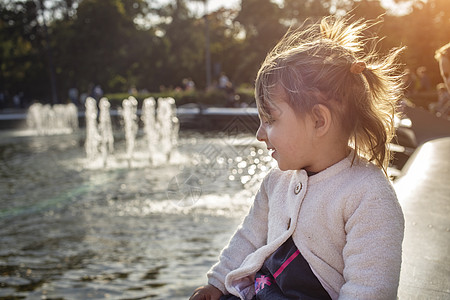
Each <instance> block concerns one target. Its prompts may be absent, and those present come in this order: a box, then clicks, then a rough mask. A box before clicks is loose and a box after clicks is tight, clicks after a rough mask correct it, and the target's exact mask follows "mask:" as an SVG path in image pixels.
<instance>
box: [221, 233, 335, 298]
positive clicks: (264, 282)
mask: <svg viewBox="0 0 450 300" xmlns="http://www.w3.org/2000/svg"><path fill="white" fill-rule="evenodd" d="M255 291H256V296H255V297H253V299H252V300H281V299H283V300H284V299H302V300H313V299H331V297H330V295H328V293H327V291H326V290H325V289H324V288H323V286H322V284H321V283H320V281H319V280H318V279H317V277H316V276H315V275H314V273H313V272H312V270H311V268H310V266H309V264H308V263H307V262H306V260H305V259H304V258H303V256H302V254H301V253H300V251H299V250H298V249H297V247H296V246H295V244H294V241H293V240H292V237H290V238H289V239H288V240H287V241H286V242H284V244H283V245H281V246H280V248H278V250H276V251H275V252H274V253H273V254H272V255H271V256H269V258H267V260H266V261H265V262H264V264H263V266H262V267H261V269H260V270H259V271H258V272H257V273H256V276H255ZM220 299H221V300H225V299H227V300H233V299H239V298H237V297H236V296H232V295H226V296H223V297H222V298H220Z"/></svg>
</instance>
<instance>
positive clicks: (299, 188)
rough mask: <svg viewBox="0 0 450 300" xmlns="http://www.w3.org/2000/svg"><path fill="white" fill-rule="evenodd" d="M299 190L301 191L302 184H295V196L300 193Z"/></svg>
mask: <svg viewBox="0 0 450 300" xmlns="http://www.w3.org/2000/svg"><path fill="white" fill-rule="evenodd" d="M301 190H302V183H301V182H299V183H297V185H296V186H295V189H294V193H295V194H296V195H297V194H298V193H300V191H301Z"/></svg>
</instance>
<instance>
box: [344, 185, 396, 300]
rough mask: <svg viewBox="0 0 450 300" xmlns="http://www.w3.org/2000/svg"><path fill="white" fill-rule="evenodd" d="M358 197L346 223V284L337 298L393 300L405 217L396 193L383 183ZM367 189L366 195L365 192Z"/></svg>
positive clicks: (352, 204)
mask: <svg viewBox="0 0 450 300" xmlns="http://www.w3.org/2000/svg"><path fill="white" fill-rule="evenodd" d="M373 184H375V182H372V183H371V185H372V188H368V189H367V190H366V193H364V192H363V193H362V195H361V194H360V195H358V196H357V197H356V198H359V199H360V201H354V202H356V203H351V204H348V206H350V207H351V208H350V209H349V210H348V211H347V213H349V211H351V213H349V215H347V216H346V217H344V218H348V219H347V221H346V224H345V231H346V233H347V236H346V244H345V246H344V249H343V258H344V264H345V266H344V270H343V276H344V279H345V283H344V285H343V286H342V288H341V290H340V293H339V299H396V295H397V289H398V284H399V277H400V265H401V254H402V240H403V234H404V218H403V213H402V211H401V208H400V205H399V203H398V201H397V197H396V195H395V192H394V190H393V188H392V186H391V185H390V183H389V182H388V181H387V180H385V182H383V181H378V180H377V182H376V185H375V186H376V187H377V189H376V190H375V191H373V190H374V189H373V186H374V185H373ZM368 190H369V192H367V191H368Z"/></svg>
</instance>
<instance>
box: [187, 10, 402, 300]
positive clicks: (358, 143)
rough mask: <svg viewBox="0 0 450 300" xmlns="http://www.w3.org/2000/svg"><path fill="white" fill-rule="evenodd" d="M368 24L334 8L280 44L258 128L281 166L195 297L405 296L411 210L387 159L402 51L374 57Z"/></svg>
mask: <svg viewBox="0 0 450 300" xmlns="http://www.w3.org/2000/svg"><path fill="white" fill-rule="evenodd" d="M367 26H368V25H367V23H364V22H362V21H358V22H355V23H352V24H347V21H346V20H340V19H333V18H330V17H329V18H325V19H323V20H322V21H321V22H320V23H319V24H314V25H310V26H308V27H307V28H306V29H304V30H302V31H297V32H294V33H288V34H287V35H286V36H285V37H284V38H283V39H282V40H281V42H280V43H279V44H278V45H277V46H276V47H275V48H274V49H273V50H272V51H271V52H270V53H269V54H268V56H267V58H266V60H265V61H264V63H263V65H262V67H261V69H260V70H259V72H258V76H257V79H256V90H255V91H256V100H257V105H258V110H259V117H260V120H261V124H260V127H259V129H258V132H257V138H258V140H260V141H264V142H265V143H266V145H267V149H269V150H270V151H271V152H272V157H273V158H274V159H275V160H276V161H277V163H278V167H279V169H274V170H272V171H271V172H270V173H269V174H268V175H267V176H266V178H265V179H264V181H263V183H262V184H261V187H260V190H259V192H258V193H257V195H256V197H255V200H254V203H253V206H252V208H251V209H250V212H249V213H248V215H247V216H246V218H245V219H244V221H243V223H242V224H241V225H240V226H239V228H238V230H237V231H236V233H235V234H234V236H233V237H232V239H231V240H230V242H229V244H228V246H227V247H226V248H225V249H224V250H223V251H222V253H221V255H220V260H219V262H218V263H217V264H216V265H214V266H213V267H212V269H211V270H210V271H209V272H208V278H209V280H208V281H209V282H208V283H209V284H208V285H206V286H204V287H200V288H198V289H197V290H196V291H195V292H194V294H193V295H192V297H191V299H193V300H198V299H271V300H273V299H338V298H339V299H395V298H396V293H397V287H398V283H399V275H400V264H401V251H402V250H401V245H402V240H403V231H404V220H403V214H402V211H401V208H400V206H399V204H398V202H397V198H396V195H395V192H394V190H393V188H392V186H391V184H390V182H389V180H388V179H387V178H386V176H387V173H386V167H387V163H388V161H389V151H388V148H387V147H388V143H389V141H390V139H391V137H392V134H393V117H394V108H395V104H396V101H397V100H398V98H399V97H400V92H399V91H400V87H399V82H400V77H399V76H394V75H393V71H395V70H394V69H395V68H394V60H395V58H396V56H397V55H398V53H399V52H400V51H401V49H397V50H395V51H392V52H391V53H390V55H389V56H387V57H385V58H383V59H377V57H376V55H375V54H374V53H371V54H370V55H365V54H364V53H363V46H364V45H363V44H362V43H361V42H359V41H358V40H359V38H361V36H362V31H363V30H364V29H365V28H367Z"/></svg>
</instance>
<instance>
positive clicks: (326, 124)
mask: <svg viewBox="0 0 450 300" xmlns="http://www.w3.org/2000/svg"><path fill="white" fill-rule="evenodd" d="M311 117H312V120H313V122H314V129H315V132H316V135H317V136H318V137H321V136H324V135H325V134H327V133H328V131H329V129H330V127H331V122H332V119H331V111H330V109H329V108H328V107H326V106H325V105H323V104H316V105H314V107H313V109H312V113H311Z"/></svg>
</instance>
